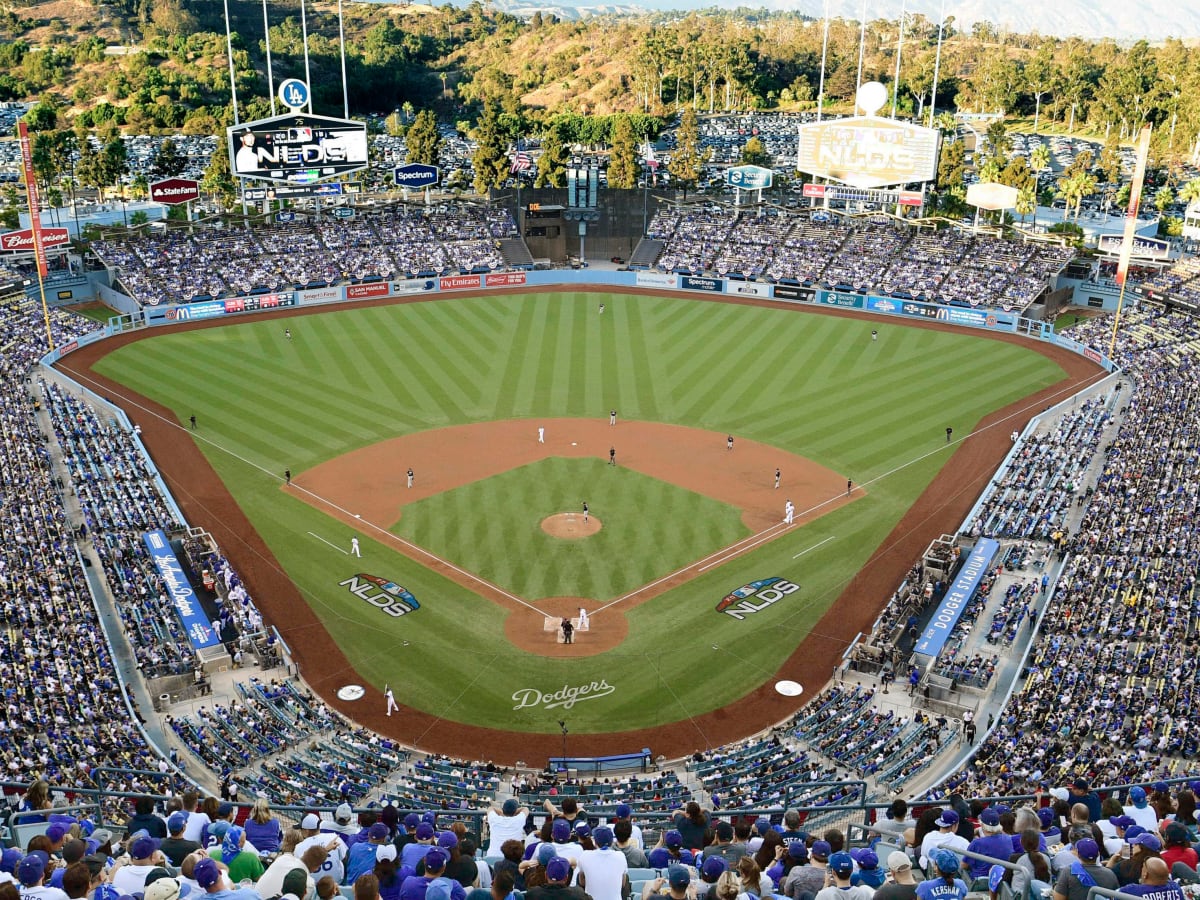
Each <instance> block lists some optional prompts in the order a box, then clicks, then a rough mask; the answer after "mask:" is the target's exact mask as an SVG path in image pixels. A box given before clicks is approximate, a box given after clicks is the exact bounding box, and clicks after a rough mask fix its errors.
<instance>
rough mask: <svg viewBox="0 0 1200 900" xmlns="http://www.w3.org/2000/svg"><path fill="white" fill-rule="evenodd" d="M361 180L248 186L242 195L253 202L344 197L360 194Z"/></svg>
mask: <svg viewBox="0 0 1200 900" xmlns="http://www.w3.org/2000/svg"><path fill="white" fill-rule="evenodd" d="M361 193H362V182H361V181H330V182H328V183H326V184H281V185H277V186H274V187H267V188H252V187H248V188H246V189H245V190H244V191H242V197H243V198H244V199H246V200H247V201H252V202H255V203H258V202H261V201H263V200H303V199H305V198H308V197H344V196H346V195H353V194H361Z"/></svg>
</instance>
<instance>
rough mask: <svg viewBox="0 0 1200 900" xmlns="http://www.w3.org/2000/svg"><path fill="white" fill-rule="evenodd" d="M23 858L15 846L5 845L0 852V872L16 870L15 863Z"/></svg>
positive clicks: (22, 854) (23, 855)
mask: <svg viewBox="0 0 1200 900" xmlns="http://www.w3.org/2000/svg"><path fill="white" fill-rule="evenodd" d="M24 858H25V854H24V853H22V852H21V851H20V850H19V849H18V848H17V847H7V848H5V850H4V853H3V854H0V872H16V871H17V864H18V863H19V862H20V861H21V860H22V859H24Z"/></svg>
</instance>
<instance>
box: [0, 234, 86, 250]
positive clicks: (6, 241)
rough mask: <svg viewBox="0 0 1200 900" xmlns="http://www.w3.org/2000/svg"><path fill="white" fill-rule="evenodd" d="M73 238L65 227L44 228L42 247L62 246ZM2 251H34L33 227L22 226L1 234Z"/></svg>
mask: <svg viewBox="0 0 1200 900" xmlns="http://www.w3.org/2000/svg"><path fill="white" fill-rule="evenodd" d="M70 240H71V235H70V234H69V233H68V232H67V229H65V228H43V229H42V249H43V250H49V249H51V248H53V247H61V246H62V245H63V244H66V243H67V242H69V241H70ZM0 251H3V252H5V253H32V252H33V229H31V228H22V229H21V230H20V231H9V232H6V233H4V234H0Z"/></svg>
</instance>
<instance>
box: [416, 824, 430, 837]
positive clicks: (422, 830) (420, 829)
mask: <svg viewBox="0 0 1200 900" xmlns="http://www.w3.org/2000/svg"><path fill="white" fill-rule="evenodd" d="M431 837H433V826H432V825H430V824H429V823H428V822H422V823H421V824H420V825H418V826H417V840H419V841H427V840H429V839H430V838H431Z"/></svg>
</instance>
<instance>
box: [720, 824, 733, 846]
mask: <svg viewBox="0 0 1200 900" xmlns="http://www.w3.org/2000/svg"><path fill="white" fill-rule="evenodd" d="M716 832H717V837H718V838H720V839H721V840H723V841H732V840H733V826H732V825H730V824H729V823H728V822H719V823H718V824H717V828H716Z"/></svg>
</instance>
